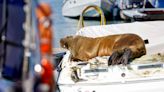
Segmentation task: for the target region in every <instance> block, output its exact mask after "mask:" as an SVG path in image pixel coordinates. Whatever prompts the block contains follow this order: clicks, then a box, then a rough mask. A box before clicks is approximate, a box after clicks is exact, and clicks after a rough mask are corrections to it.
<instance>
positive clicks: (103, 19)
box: [78, 5, 106, 30]
mask: <svg viewBox="0 0 164 92" xmlns="http://www.w3.org/2000/svg"><path fill="white" fill-rule="evenodd" d="M90 8H94V9H95V10H96V11H97V12H98V13H99V14H100V16H101V21H100V25H106V19H105V16H104V13H103V11H102V10H101V9H100V7H98V6H96V5H90V6H87V7H86V8H84V10H83V11H82V13H81V15H80V19H79V23H78V30H79V29H80V28H83V27H84V19H83V15H84V13H85V12H86V11H87V10H88V9H90Z"/></svg>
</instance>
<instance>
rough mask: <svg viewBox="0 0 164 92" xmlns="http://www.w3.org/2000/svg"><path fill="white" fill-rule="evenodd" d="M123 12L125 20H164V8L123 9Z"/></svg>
mask: <svg viewBox="0 0 164 92" xmlns="http://www.w3.org/2000/svg"><path fill="white" fill-rule="evenodd" d="M121 13H122V16H121V18H122V19H125V20H164V8H140V9H131V10H122V12H121Z"/></svg>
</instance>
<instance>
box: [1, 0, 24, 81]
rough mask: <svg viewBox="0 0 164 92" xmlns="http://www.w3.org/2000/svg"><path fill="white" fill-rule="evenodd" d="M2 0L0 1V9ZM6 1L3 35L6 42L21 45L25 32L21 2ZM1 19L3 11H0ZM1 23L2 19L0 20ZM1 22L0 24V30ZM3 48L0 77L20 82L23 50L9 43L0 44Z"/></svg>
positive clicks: (21, 0) (20, 0)
mask: <svg viewBox="0 0 164 92" xmlns="http://www.w3.org/2000/svg"><path fill="white" fill-rule="evenodd" d="M3 1H4V0H0V7H2V4H3ZM6 1H7V19H6V20H7V27H6V30H5V35H6V38H7V41H9V42H12V43H16V44H22V41H23V40H24V35H25V32H24V30H23V23H24V21H25V12H24V10H23V6H24V4H25V3H24V2H23V0H6ZM1 9H2V8H1ZM0 13H1V14H0V17H2V13H3V11H0ZM0 21H3V19H0ZM1 27H2V22H1V23H0V28H1ZM0 45H1V46H2V47H3V46H4V47H3V48H0V51H3V50H4V51H5V53H3V54H4V57H2V58H4V59H3V60H4V61H3V67H2V76H3V77H4V78H7V79H10V80H20V79H21V75H22V64H23V56H24V48H23V47H22V46H17V45H13V44H11V43H8V42H7V43H6V42H5V44H4V43H3V44H2V42H1V44H0Z"/></svg>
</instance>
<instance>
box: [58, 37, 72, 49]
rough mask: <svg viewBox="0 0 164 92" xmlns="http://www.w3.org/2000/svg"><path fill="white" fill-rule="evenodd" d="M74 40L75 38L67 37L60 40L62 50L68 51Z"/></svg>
mask: <svg viewBox="0 0 164 92" xmlns="http://www.w3.org/2000/svg"><path fill="white" fill-rule="evenodd" d="M72 40H73V36H67V37H65V38H62V39H60V46H61V47H62V48H65V49H68V48H69V43H70V42H71V41H72Z"/></svg>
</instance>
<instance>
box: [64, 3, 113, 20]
mask: <svg viewBox="0 0 164 92" xmlns="http://www.w3.org/2000/svg"><path fill="white" fill-rule="evenodd" d="M90 5H96V6H98V7H104V8H102V9H106V10H104V11H105V12H107V11H109V10H110V7H112V5H113V2H111V1H110V0H64V1H63V6H62V15H63V16H66V17H78V16H80V14H81V13H82V11H83V9H84V8H86V7H87V6H90ZM97 16H99V14H98V13H97V12H96V11H94V10H93V9H90V10H88V11H87V12H86V13H85V14H84V17H97Z"/></svg>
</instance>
